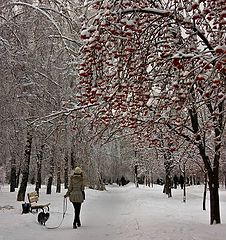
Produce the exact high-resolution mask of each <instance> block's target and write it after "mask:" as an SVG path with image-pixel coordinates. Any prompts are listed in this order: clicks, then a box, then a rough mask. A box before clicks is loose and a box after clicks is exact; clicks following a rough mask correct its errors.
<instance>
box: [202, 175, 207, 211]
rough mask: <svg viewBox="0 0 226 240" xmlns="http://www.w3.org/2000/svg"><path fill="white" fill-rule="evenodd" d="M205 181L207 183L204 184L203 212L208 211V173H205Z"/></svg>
mask: <svg viewBox="0 0 226 240" xmlns="http://www.w3.org/2000/svg"><path fill="white" fill-rule="evenodd" d="M204 181H205V182H204V192H203V202H202V210H206V191H207V173H205V177H204Z"/></svg>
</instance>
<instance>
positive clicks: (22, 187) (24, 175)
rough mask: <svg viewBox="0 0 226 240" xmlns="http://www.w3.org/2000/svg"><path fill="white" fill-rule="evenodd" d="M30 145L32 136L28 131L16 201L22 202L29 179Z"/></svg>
mask: <svg viewBox="0 0 226 240" xmlns="http://www.w3.org/2000/svg"><path fill="white" fill-rule="evenodd" d="M31 145H32V134H31V132H30V131H28V133H27V143H26V146H25V152H24V157H25V161H24V168H23V172H22V181H21V184H20V189H19V191H18V195H17V201H24V199H25V193H26V189H27V183H28V177H29V166H30V159H31Z"/></svg>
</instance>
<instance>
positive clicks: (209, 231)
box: [0, 184, 226, 240]
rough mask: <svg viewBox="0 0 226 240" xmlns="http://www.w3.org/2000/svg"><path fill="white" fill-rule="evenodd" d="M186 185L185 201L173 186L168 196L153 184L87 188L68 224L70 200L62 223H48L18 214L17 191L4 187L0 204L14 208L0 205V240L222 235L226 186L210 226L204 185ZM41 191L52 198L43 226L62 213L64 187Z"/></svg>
mask: <svg viewBox="0 0 226 240" xmlns="http://www.w3.org/2000/svg"><path fill="white" fill-rule="evenodd" d="M32 188H33V187H32ZM187 190H188V193H187V196H188V197H187V198H188V199H187V203H183V202H182V191H181V190H180V189H176V190H173V198H170V199H168V198H167V197H166V196H165V195H163V194H162V187H161V186H157V185H155V186H154V188H148V187H144V186H141V187H140V188H135V186H134V184H128V185H127V186H124V187H118V186H116V185H113V186H108V187H107V191H104V192H100V191H95V190H90V189H87V190H86V201H85V202H84V204H83V205H82V212H81V220H82V227H81V228H78V229H72V221H73V208H72V205H71V203H70V202H69V201H68V209H67V213H66V215H65V219H64V221H63V223H62V225H61V227H60V228H58V229H46V228H45V227H43V226H40V225H39V224H38V223H37V220H36V218H37V215H36V214H23V215H21V203H20V202H16V201H15V199H16V193H9V192H8V189H7V188H6V187H5V188H4V189H3V190H2V192H0V206H5V205H11V206H13V207H14V209H11V210H7V209H2V210H0V240H6V239H7V240H30V239H32V240H45V239H46V240H62V239H67V240H74V239H79V240H127V239H128V240H150V239H151V240H175V239H177V240H182V239H183V240H225V236H226V224H225V222H226V191H221V214H222V224H221V225H214V226H210V225H209V209H207V211H202V186H193V187H188V188H187ZM41 191H42V192H41V196H40V199H41V202H51V208H50V214H51V217H50V219H49V221H48V222H47V226H50V227H53V226H56V225H58V223H59V222H60V221H61V218H62V205H63V194H64V192H65V191H63V192H62V193H61V194H56V193H53V194H51V195H46V194H45V193H44V192H45V189H42V190H41ZM207 207H209V204H208V202H207Z"/></svg>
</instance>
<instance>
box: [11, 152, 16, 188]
mask: <svg viewBox="0 0 226 240" xmlns="http://www.w3.org/2000/svg"><path fill="white" fill-rule="evenodd" d="M15 188H16V159H15V157H14V156H12V159H11V172H10V192H15Z"/></svg>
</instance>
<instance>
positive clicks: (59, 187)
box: [56, 167, 61, 193]
mask: <svg viewBox="0 0 226 240" xmlns="http://www.w3.org/2000/svg"><path fill="white" fill-rule="evenodd" d="M60 170H61V169H60V167H58V168H57V186H56V192H57V193H60V192H61V178H60V172H61V171H60Z"/></svg>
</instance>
